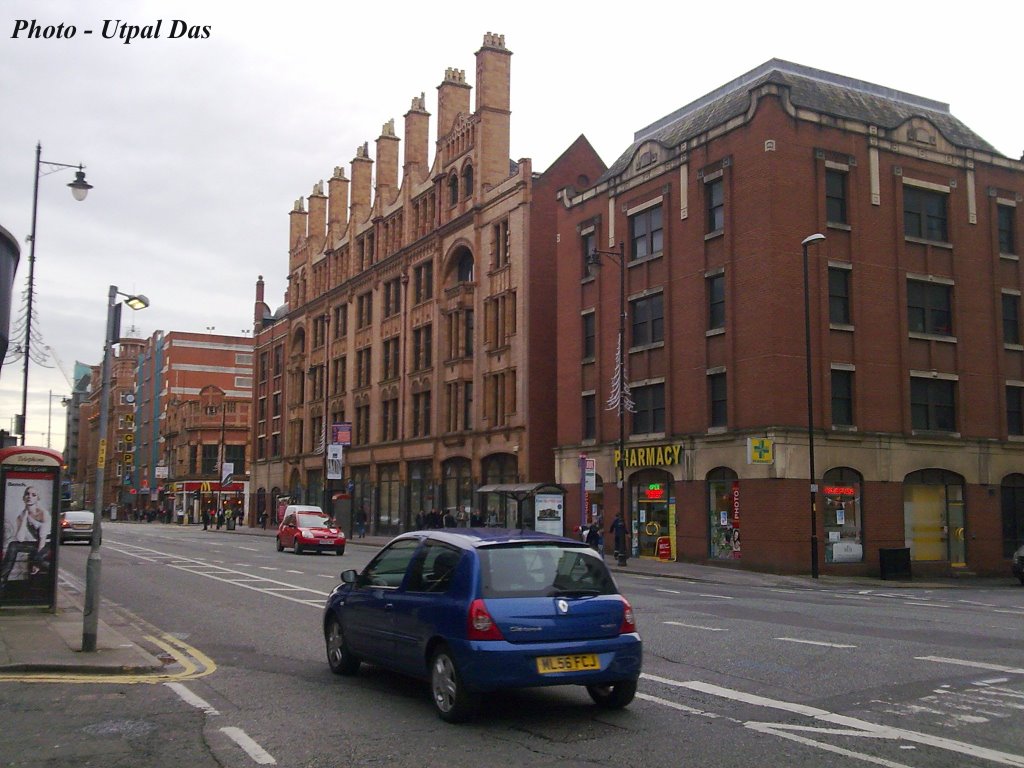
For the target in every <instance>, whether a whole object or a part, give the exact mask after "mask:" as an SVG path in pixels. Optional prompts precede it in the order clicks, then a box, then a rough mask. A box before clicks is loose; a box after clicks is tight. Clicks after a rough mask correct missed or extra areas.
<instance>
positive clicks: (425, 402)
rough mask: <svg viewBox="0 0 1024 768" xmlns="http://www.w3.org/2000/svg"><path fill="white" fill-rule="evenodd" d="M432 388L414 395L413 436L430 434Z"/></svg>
mask: <svg viewBox="0 0 1024 768" xmlns="http://www.w3.org/2000/svg"><path fill="white" fill-rule="evenodd" d="M430 402H431V396H430V390H427V391H426V392H417V393H416V394H414V395H413V396H412V436H413V437H426V436H427V435H429V434H430V418H431V413H430Z"/></svg>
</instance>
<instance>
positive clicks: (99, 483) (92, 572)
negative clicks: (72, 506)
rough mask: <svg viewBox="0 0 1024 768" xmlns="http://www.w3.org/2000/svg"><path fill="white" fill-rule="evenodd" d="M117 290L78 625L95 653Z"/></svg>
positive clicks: (106, 348) (110, 310) (111, 302)
mask: <svg viewBox="0 0 1024 768" xmlns="http://www.w3.org/2000/svg"><path fill="white" fill-rule="evenodd" d="M116 304H117V286H115V285H112V286H110V292H109V294H108V295H107V333H106V336H105V337H104V338H105V341H104V344H103V366H102V375H101V378H102V381H103V387H102V390H101V392H100V426H99V452H98V454H97V458H96V491H95V493H94V495H93V496H94V500H93V518H94V520H93V527H92V541H91V542H90V545H89V559H88V561H86V565H85V616H84V620H83V622H82V650H83V651H85V652H92V651H95V650H96V634H97V631H98V626H99V618H100V574H101V570H102V568H101V566H102V562H101V558H100V542H101V541H102V540H103V469H104V464H105V463H106V459H107V450H106V449H107V425H108V423H109V421H110V357H111V354H112V353H113V348H114V342H115V341H116V340H115V339H114V338H113V337H114V335H115V333H116V332H115V330H114V325H115V312H114V309H115V307H116Z"/></svg>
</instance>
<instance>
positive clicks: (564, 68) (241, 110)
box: [0, 0, 1024, 449]
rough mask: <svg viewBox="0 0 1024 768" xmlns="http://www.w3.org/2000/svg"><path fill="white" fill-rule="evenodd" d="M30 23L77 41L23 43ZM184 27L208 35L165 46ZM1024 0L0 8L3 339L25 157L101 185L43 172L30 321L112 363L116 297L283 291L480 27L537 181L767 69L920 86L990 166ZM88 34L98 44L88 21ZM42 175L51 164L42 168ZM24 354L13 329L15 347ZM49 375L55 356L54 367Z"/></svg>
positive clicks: (1005, 108)
mask: <svg viewBox="0 0 1024 768" xmlns="http://www.w3.org/2000/svg"><path fill="white" fill-rule="evenodd" d="M19 19H22V20H25V21H31V20H33V19H35V20H36V22H37V24H38V25H39V26H40V27H46V26H49V25H54V26H56V25H60V24H63V25H64V28H65V33H66V32H67V31H69V29H70V27H71V26H74V27H75V28H77V34H75V36H74V37H73V38H71V39H53V38H51V39H41V38H40V39H32V38H29V37H27V33H26V32H21V33H20V35H19V37H18V38H16V39H15V38H13V35H14V34H15V26H16V24H17V21H18V20H19ZM107 19H109V20H111V21H112V22H113V21H116V20H118V19H120V20H122V21H124V22H125V23H127V24H130V25H137V26H140V27H141V26H145V25H155V24H156V22H157V21H158V20H162V25H161V29H160V37H159V39H136V40H134V41H132V42H131V43H129V44H125V43H124V41H123V40H121V39H117V38H115V39H104V38H103V37H102V36H101V33H102V30H103V25H104V21H105V20H107ZM175 19H180V20H182V21H184V22H186V24H187V25H188V26H189V27H208V28H209V36H208V37H206V38H205V39H188V38H187V37H185V38H181V39H169V38H170V32H171V28H172V25H173V22H174V20H175ZM1022 20H1024V11H1022V6H1020V5H1019V4H1018V3H1012V2H1011V3H1007V2H1002V0H1000V2H996V1H995V0H976V1H975V2H973V3H970V4H965V3H959V2H958V3H952V2H946V1H945V0H936V1H934V2H931V3H926V4H921V3H897V4H895V5H891V6H890V5H885V6H880V7H879V6H870V7H869V6H865V5H850V4H848V3H823V2H820V0H819V1H816V2H787V0H779V1H778V2H774V3H764V2H757V3H754V2H747V0H733V2H728V3H681V2H679V1H678V0H675V1H673V2H661V1H660V0H653V1H652V2H646V3H634V4H625V5H623V4H615V5H614V7H613V6H612V4H611V3H603V2H585V3H577V2H560V3H559V2H550V1H549V2H534V1H533V0H518V2H514V3H500V4H499V3H496V2H492V1H491V0H485V1H480V2H468V3H467V2H459V1H458V0H451V1H450V2H446V3H440V4H438V3H425V2H422V0H420V1H418V2H406V1H405V0H392V2H390V3H386V4H381V3H358V2H350V1H348V0H291V1H290V2H286V3H250V2H245V3H242V2H236V3H231V2H226V1H225V2H217V3H211V2H206V1H198V0H197V1H192V0H177V1H176V2H170V1H165V2H131V3H129V2H102V1H101V0H64V1H59V0H48V1H47V2H38V0H24V1H23V0H3V2H2V3H0V104H2V105H3V109H2V116H0V226H3V227H4V228H6V229H7V230H8V231H10V232H11V233H12V234H13V235H14V236H15V237H16V238H17V239H18V240H19V241H20V242H21V243H22V258H21V264H20V266H19V268H18V273H17V276H16V280H15V290H14V297H13V310H12V318H11V325H12V329H13V328H14V327H15V326H17V325H18V322H19V320H18V316H19V315H21V314H23V312H24V308H23V298H22V297H23V293H24V288H25V285H26V278H27V274H28V251H29V246H28V243H27V242H26V238H27V236H28V234H29V232H30V228H31V209H32V181H33V170H34V162H35V145H36V143H37V142H41V143H42V146H43V152H42V158H43V160H44V161H46V160H50V161H54V162H58V163H71V164H78V163H83V164H84V165H85V166H86V175H87V179H88V180H89V182H90V183H92V184H93V185H94V186H95V189H93V190H92V192H91V193H90V194H89V197H88V199H87V200H86V201H85V202H82V203H79V202H75V201H74V200H73V199H72V197H71V195H70V194H69V191H68V189H67V187H66V184H68V183H69V182H71V181H72V180H73V179H74V173H73V171H72V170H63V171H60V172H57V173H53V174H52V175H47V176H44V177H43V178H42V179H41V180H40V186H39V212H38V223H37V237H36V270H35V278H36V299H35V309H36V321H35V326H36V328H37V329H38V331H39V334H40V336H41V341H40V342H39V343H40V344H41V345H48V346H50V347H52V349H53V350H55V352H56V357H58V358H59V359H60V360H61V361H62V363H63V366H64V368H65V370H66V371H67V373H68V374H69V375H70V374H71V373H72V371H73V366H74V363H75V361H76V360H81V361H83V362H88V363H96V362H98V361H99V359H100V356H101V352H102V343H103V333H104V324H105V321H106V301H107V290H108V286H110V285H111V284H114V285H117V286H118V287H119V288H120V289H121V290H123V291H125V292H129V293H143V294H145V295H146V296H148V297H149V299H150V300H151V302H152V306H151V307H150V308H149V309H146V310H143V311H141V312H138V313H132V312H131V311H130V310H128V309H127V308H126V309H125V315H124V320H123V329H125V328H127V327H128V326H129V324H131V323H134V324H135V326H136V328H137V334H138V335H140V336H142V337H148V336H149V335H151V334H152V333H153V332H154V331H156V330H164V331H192V332H203V331H205V330H206V329H208V328H211V327H212V328H214V329H215V332H216V333H227V334H233V335H240V334H241V332H242V331H243V329H244V330H246V331H248V330H250V329H251V328H252V315H253V300H254V286H255V282H256V279H257V276H258V275H261V274H262V275H264V277H265V280H266V287H267V300H268V303H269V304H271V306H272V307H276V306H278V305H279V304H280V303H281V302H282V301H283V296H284V290H285V285H286V280H285V276H286V274H287V269H288V265H287V248H288V212H289V210H291V206H292V204H293V202H294V201H295V200H296V199H297V198H299V197H303V196H307V195H308V194H309V193H310V191H311V190H312V188H313V185H314V184H315V183H316V182H317V181H319V180H321V179H327V178H329V177H330V175H331V171H332V169H333V168H334V167H335V166H337V165H341V166H344V167H345V169H346V173H348V172H349V163H350V161H351V159H352V158H353V156H354V155H355V151H356V147H357V146H359V145H361V144H362V143H363V142H369V143H370V152H371V157H372V156H373V153H374V151H375V150H374V140H375V139H376V138H377V137H378V136H379V135H380V133H381V127H382V126H383V124H384V123H386V122H387V121H388V120H390V119H392V118H394V119H395V125H396V128H397V130H398V132H399V135H401V131H402V125H403V115H404V114H405V113H406V112H407V111H408V109H409V106H410V102H411V99H412V98H413V97H414V96H418V95H419V94H420V93H425V94H426V97H427V109H428V111H430V113H431V115H432V117H431V140H432V141H433V139H434V138H435V136H434V130H433V129H434V128H435V126H436V116H437V90H436V89H437V86H438V84H439V83H440V82H441V80H442V78H443V76H444V72H445V69H446V68H447V67H455V68H459V69H464V70H465V71H466V78H467V81H468V82H469V83H470V84H473V85H475V83H474V80H475V75H476V69H475V58H474V54H475V52H476V51H477V50H478V49H479V48H480V45H481V43H482V41H483V36H484V34H485V33H486V32H494V33H499V34H503V35H505V44H506V46H507V47H508V48H509V50H511V51H512V52H513V57H512V143H511V154H512V157H513V158H514V159H518V158H524V157H529V158H532V159H533V163H534V169H535V170H536V171H542V170H544V169H545V168H547V167H548V165H550V164H551V163H552V162H553V161H554V160H555V159H556V158H557V157H558V156H559V154H561V152H562V151H563V150H565V149H566V148H567V147H568V145H569V144H570V143H571V142H572V141H573V140H574V139H575V138H576V137H577V136H579V135H580V134H581V133H583V134H585V135H586V136H587V138H588V139H589V140H590V142H591V143H592V144H593V145H594V147H595V149H596V150H597V151H598V153H599V154H600V155H601V157H602V158H603V159H604V161H605V162H606V163H609V164H610V163H611V162H612V161H613V160H614V159H615V158H616V157H617V156H618V155H619V154H620V153H621V152H622V151H624V150H625V149H626V148H627V147H628V146H629V144H630V143H631V141H632V137H633V131H635V130H637V129H638V128H641V127H643V126H645V125H647V124H649V123H651V122H653V121H654V120H656V119H658V118H660V117H662V116H664V115H666V114H668V113H669V112H672V111H674V110H676V109H678V108H679V107H681V106H683V105H685V104H687V103H689V102H690V101H693V100H694V99H696V98H698V97H700V96H703V95H704V94H705V93H707V92H708V91H710V90H713V89H714V88H716V87H718V86H720V85H722V84H724V83H726V82H728V81H730V80H732V79H734V78H735V77H737V76H739V75H741V74H743V73H745V72H747V71H749V70H751V69H753V68H754V67H756V66H758V65H759V64H761V63H763V62H765V61H767V60H768V59H771V58H773V57H777V58H782V59H787V60H790V61H794V62H797V63H800V64H804V65H807V66H811V67H815V68H818V69H823V70H827V71H830V72H835V73H839V74H842V75H846V76H849V77H854V78H858V79H861V80H867V81H870V82H874V83H877V84H879V85H884V86H887V87H890V88H895V89H898V90H902V91H908V92H910V93H913V94H917V95H920V96H925V97H928V98H931V99H935V100H938V101H942V102H946V103H948V104H950V106H951V111H952V112H953V114H954V115H956V116H957V117H958V118H960V119H961V120H963V121H964V122H965V123H966V124H967V125H968V126H970V127H971V128H972V129H974V131H976V132H977V133H978V134H980V135H981V136H982V137H983V138H985V139H986V140H988V141H989V142H990V143H992V144H993V145H994V146H995V147H996V148H997V149H998V150H999V151H1000V152H1002V153H1004V154H1006V155H1008V156H1010V157H1013V158H1019V157H1020V156H1021V153H1022V150H1024V133H1022V130H1021V126H1024V99H1022V98H1021V95H1020V60H1019V49H1020V39H1019V34H1020V29H1021V21H1022ZM89 29H91V30H93V34H92V35H86V34H85V30H89ZM44 171H45V168H44ZM21 343H22V340H21V339H18V338H12V345H14V344H21ZM48 364H49V365H51V366H53V365H54V364H55V362H54V355H52V354H51V355H50V356H49V363H48ZM21 376H22V367H21V362H20V361H17V362H6V363H5V364H4V365H3V369H2V375H0V428H5V429H10V422H11V418H12V416H13V415H14V414H15V413H17V412H19V411H20V409H21V403H20V400H21ZM50 391H52V392H53V393H54V395H55V396H56V395H66V394H68V393H69V392H70V387H69V385H68V383H67V382H66V381H65V378H64V376H63V375H62V374H61V373H60V371H59V370H58V368H57V367H51V368H49V369H47V368H43V367H40V366H38V365H35V364H33V365H32V367H31V371H30V383H29V406H28V432H29V435H28V442H29V443H30V444H36V445H46V441H47V426H48V421H49V420H50V416H51V410H52V424H51V426H50V432H51V441H52V444H53V446H54V447H55V448H57V449H61V448H62V447H63V440H64V409H63V408H62V407H61V405H60V400H59V399H57V398H56V397H55V398H54V400H53V401H52V402H53V404H52V409H51V408H49V407H48V401H49V398H48V396H47V395H48V392H50Z"/></svg>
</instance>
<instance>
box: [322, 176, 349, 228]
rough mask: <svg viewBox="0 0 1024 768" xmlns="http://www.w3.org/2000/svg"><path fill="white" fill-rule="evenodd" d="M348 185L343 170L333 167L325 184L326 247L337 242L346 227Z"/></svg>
mask: <svg viewBox="0 0 1024 768" xmlns="http://www.w3.org/2000/svg"><path fill="white" fill-rule="evenodd" d="M348 184H349V181H348V179H346V178H345V169H344V168H342V167H341V166H340V165H339V166H337V167H335V169H334V174H333V175H332V176H331V179H330V181H328V182H327V235H328V241H327V245H328V247H333V246H334V244H335V243H337V242H338V240H339V239H340V238H341V236H342V235H343V234H344V233H345V227H346V226H347V225H348Z"/></svg>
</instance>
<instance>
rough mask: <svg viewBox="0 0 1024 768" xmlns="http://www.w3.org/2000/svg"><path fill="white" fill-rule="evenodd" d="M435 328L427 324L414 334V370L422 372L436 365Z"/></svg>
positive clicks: (414, 330) (417, 329)
mask: <svg viewBox="0 0 1024 768" xmlns="http://www.w3.org/2000/svg"><path fill="white" fill-rule="evenodd" d="M433 329H434V326H433V325H430V324H427V325H421V326H420V327H419V328H414V329H413V332H412V369H413V370H414V371H422V370H424V369H426V368H430V367H431V366H432V365H433V364H434V343H433V336H434V330H433Z"/></svg>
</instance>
